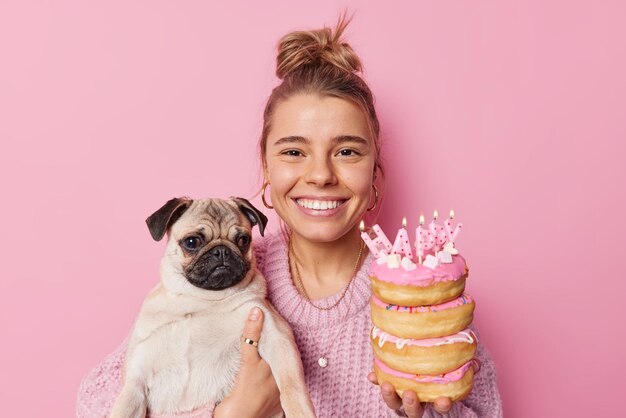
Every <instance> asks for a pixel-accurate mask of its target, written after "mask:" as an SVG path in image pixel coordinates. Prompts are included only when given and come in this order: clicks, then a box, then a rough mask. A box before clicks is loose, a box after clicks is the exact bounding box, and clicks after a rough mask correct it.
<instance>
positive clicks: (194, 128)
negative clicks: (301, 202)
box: [0, 0, 626, 417]
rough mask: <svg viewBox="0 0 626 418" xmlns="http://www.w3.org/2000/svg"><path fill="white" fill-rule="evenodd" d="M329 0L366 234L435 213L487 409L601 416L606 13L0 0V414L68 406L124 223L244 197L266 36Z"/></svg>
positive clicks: (125, 288)
mask: <svg viewBox="0 0 626 418" xmlns="http://www.w3.org/2000/svg"><path fill="white" fill-rule="evenodd" d="M224 3H225V2H224ZM344 7H347V8H348V9H349V10H350V11H356V16H355V18H354V21H353V23H352V24H351V26H350V27H349V30H348V39H349V40H350V42H351V43H352V45H353V46H354V48H355V49H356V50H357V52H358V53H359V54H360V56H361V58H362V59H363V61H364V64H365V69H366V79H367V80H368V82H369V83H370V85H371V87H372V89H373V91H374V93H375V95H376V97H377V105H378V111H379V113H380V117H381V122H382V129H383V139H384V142H385V144H384V153H385V160H386V162H387V169H388V185H389V187H388V194H387V201H386V203H385V207H384V211H383V214H382V219H381V223H382V225H383V227H384V228H385V229H386V230H387V231H390V232H389V234H392V235H393V234H394V231H395V230H396V229H397V227H399V225H400V220H401V218H402V216H403V215H406V216H407V217H408V218H409V222H410V225H411V227H415V225H416V222H417V218H418V215H419V213H420V212H424V213H425V214H426V215H427V218H430V214H431V213H432V210H433V209H435V208H438V209H439V211H440V213H441V214H442V215H445V214H446V213H447V211H448V210H449V209H450V208H451V207H453V208H454V209H455V210H456V213H457V215H458V219H459V220H460V221H462V222H463V223H464V224H465V229H464V231H463V232H462V234H461V236H460V238H459V241H458V247H459V248H460V249H461V250H462V252H463V253H464V254H465V255H466V256H467V258H468V260H469V262H470V265H471V276H470V280H469V283H468V289H469V291H470V293H471V294H472V295H474V296H475V298H476V299H477V300H478V310H477V315H476V320H475V322H476V324H477V326H478V327H479V329H480V331H481V333H482V338H483V341H484V343H485V344H486V345H487V346H488V347H489V349H490V350H491V352H492V354H493V357H494V358H495V361H496V362H497V365H498V368H499V382H500V387H501V391H502V395H503V399H504V408H505V413H506V416H507V417H529V416H532V417H551V416H568V417H578V416H581V417H582V416H609V415H614V414H616V415H620V414H623V411H622V409H623V407H621V408H620V406H619V405H620V404H622V403H621V402H620V399H621V398H623V395H622V392H623V388H624V383H623V374H624V372H626V355H624V352H626V337H625V335H624V329H625V327H624V320H625V319H626V317H625V314H624V309H623V308H624V303H623V299H624V295H625V292H626V284H625V283H626V280H625V278H624V277H622V276H621V274H620V273H621V271H620V270H618V269H617V266H618V262H623V257H624V254H623V250H624V248H625V247H626V246H625V242H624V241H625V240H624V236H625V234H626V223H625V221H624V211H625V210H626V202H625V200H626V199H625V193H624V180H625V178H624V177H625V176H624V168H623V163H624V157H625V156H624V154H625V153H624V151H625V146H624V139H625V134H626V122H625V118H624V109H625V105H626V103H625V101H626V100H625V97H626V82H625V77H624V74H626V59H625V57H626V48H625V39H626V30H625V29H624V26H623V18H624V16H625V12H626V10H625V7H624V6H623V2H621V1H619V0H616V1H596V2H583V1H571V0H570V1H517V2H514V1H501V0H500V1H496V0H491V1H465V0H464V1H418V2H415V1H406V2H397V3H396V2H358V1H321V0H317V1H315V2H304V3H302V4H300V2H293V1H266V2H243V1H236V2H229V3H228V5H226V4H221V5H220V6H214V5H212V2H209V1H205V2H202V1H178V2H173V1H155V0H150V1H146V0H143V1H131V0H124V1H119V0H116V1H112V0H107V1H79V0H76V1H56V2H52V1H31V0H28V1H26V0H4V1H2V2H0V57H1V58H0V59H1V64H0V138H1V140H2V151H1V153H0V179H1V180H0V181H1V182H2V194H3V198H2V200H3V204H2V205H1V209H0V210H1V211H2V223H1V224H0V225H1V228H2V229H1V232H2V240H1V241H0V246H1V248H0V254H2V260H3V261H2V270H3V272H2V275H1V278H0V337H1V339H0V404H1V405H2V412H1V413H0V414H1V415H3V416H20V417H43V416H54V417H61V416H71V415H73V414H74V400H75V392H76V388H77V386H78V384H79V381H80V379H81V377H82V375H84V374H85V373H86V372H87V371H88V370H89V369H90V368H91V367H92V366H93V365H95V364H96V363H97V362H98V361H99V360H100V359H102V358H103V357H104V356H105V355H106V354H107V353H109V352H110V351H111V350H112V349H113V348H114V347H115V346H116V345H117V344H118V343H119V342H120V341H121V340H122V339H123V338H124V336H125V335H126V334H127V332H128V331H129V329H130V327H131V324H132V321H133V318H134V316H135V314H136V313H137V310H138V308H139V306H140V303H141V301H142V298H143V296H144V295H145V294H146V293H147V292H148V290H149V289H151V288H152V287H153V286H154V285H155V283H156V282H157V280H158V262H159V259H160V256H161V251H162V250H163V243H155V242H153V241H152V240H151V238H150V236H149V234H148V231H147V228H146V227H145V224H144V219H145V218H146V217H147V216H148V215H149V214H151V213H152V212H153V211H154V210H156V209H157V208H158V207H159V206H160V205H161V204H162V203H164V202H165V200H167V199H168V198H170V197H173V196H180V195H190V196H193V197H203V196H221V197H226V196H229V195H233V194H234V195H241V196H248V197H251V196H253V195H254V193H255V192H256V191H257V190H258V187H259V185H260V180H259V173H260V171H259V165H258V163H257V155H256V141H257V138H258V136H259V133H260V127H261V114H262V109H263V106H264V102H265V99H266V97H267V96H268V95H269V92H270V90H271V88H272V87H273V86H274V85H275V84H276V81H277V80H276V79H275V77H274V73H273V70H274V47H275V44H276V42H277V40H278V39H279V37H280V36H281V35H282V34H284V33H285V32H287V31H289V30H292V29H301V28H315V27H318V26H320V25H322V24H324V23H326V24H333V23H334V22H335V20H336V17H337V16H338V14H339V12H340V11H341V10H342V9H343V8H344ZM254 202H256V203H258V204H259V205H260V200H259V199H258V197H257V198H255V199H254ZM276 226H277V223H276V222H275V219H274V222H273V227H274V228H275V227H276ZM620 264H621V263H620ZM364 373H365V371H364Z"/></svg>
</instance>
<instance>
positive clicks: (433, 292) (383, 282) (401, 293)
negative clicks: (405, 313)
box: [370, 255, 468, 306]
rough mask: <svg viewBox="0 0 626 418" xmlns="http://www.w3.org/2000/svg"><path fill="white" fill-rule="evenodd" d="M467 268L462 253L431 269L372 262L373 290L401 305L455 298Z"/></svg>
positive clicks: (422, 304) (389, 301)
mask: <svg viewBox="0 0 626 418" xmlns="http://www.w3.org/2000/svg"><path fill="white" fill-rule="evenodd" d="M467 273H468V268H467V265H466V264H465V259H464V258H463V257H462V256H461V255H454V256H453V257H452V262H451V263H446V264H440V265H438V266H437V267H436V268H434V269H430V268H428V267H425V266H423V265H421V264H417V265H416V268H414V269H413V270H408V271H407V270H405V269H404V268H391V269H390V268H388V267H387V265H386V264H385V263H381V264H378V263H377V262H373V263H372V267H371V268H370V278H371V280H372V292H373V293H374V294H375V295H376V296H377V297H378V298H379V299H380V300H382V301H384V302H387V303H390V304H395V305H401V306H424V305H436V304H439V303H443V302H446V301H449V300H451V299H454V298H457V297H458V296H459V295H461V294H462V293H463V290H464V289H465V279H466V278H467Z"/></svg>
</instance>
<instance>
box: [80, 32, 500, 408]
mask: <svg viewBox="0 0 626 418" xmlns="http://www.w3.org/2000/svg"><path fill="white" fill-rule="evenodd" d="M346 24H347V22H346V21H345V20H341V21H340V22H339V24H338V25H337V28H336V29H335V31H334V32H333V31H332V30H330V29H327V28H325V29H322V30H317V31H310V32H293V33H290V34H288V35H286V36H285V37H284V38H283V39H282V40H281V42H280V44H279V47H278V58H277V70H276V73H277V75H278V77H279V78H280V79H281V80H282V82H281V84H280V85H279V86H278V87H276V88H275V89H274V90H273V91H272V94H271V96H270V98H269V100H268V102H267V105H266V108H265V113H264V125H263V131H262V136H261V141H260V157H261V160H262V163H263V168H264V177H265V182H264V185H263V190H262V193H263V195H262V197H263V202H264V204H265V205H266V206H267V207H268V208H270V209H273V210H275V211H276V213H277V214H278V216H279V217H280V218H281V220H282V221H283V223H284V224H283V233H281V234H277V235H274V236H269V237H267V238H265V239H264V240H261V241H257V242H256V243H255V248H256V250H255V252H256V257H257V264H258V266H259V268H260V269H261V271H262V272H263V273H264V275H265V277H266V279H267V281H268V292H269V298H270V301H271V302H272V303H273V304H274V306H275V307H276V308H277V310H278V312H279V313H280V314H281V315H283V317H285V319H286V320H287V321H288V322H289V323H290V324H291V326H292V329H293V331H294V335H295V337H296V342H297V343H298V347H299V349H300V351H301V355H302V361H303V365H304V370H305V377H306V381H307V386H308V389H309V392H310V395H311V398H312V400H313V404H314V406H315V410H316V413H317V415H318V416H319V417H338V416H341V417H383V416H409V417H422V416H436V415H438V413H447V414H448V416H458V417H476V416H485V417H497V416H501V415H502V411H501V403H500V397H499V393H498V389H497V386H496V380H495V368H494V366H493V362H492V361H491V359H490V358H489V357H488V355H487V354H486V352H485V350H484V348H483V347H482V346H480V345H479V348H478V353H477V355H478V357H479V359H480V360H481V361H482V370H481V372H480V373H478V374H477V375H476V377H475V380H474V390H473V392H472V394H471V395H470V397H469V398H468V399H466V400H465V401H462V402H456V403H451V402H450V400H449V399H447V398H439V399H437V400H436V402H435V403H434V404H429V405H423V404H421V403H420V402H419V399H418V398H417V396H416V394H415V393H414V392H410V391H405V392H404V396H403V398H402V399H400V398H399V397H398V396H397V395H396V393H395V391H394V389H393V387H391V385H389V384H388V383H385V384H383V385H381V386H380V387H379V386H377V381H376V377H375V376H374V374H373V373H371V369H372V363H373V354H372V350H371V347H370V343H369V332H370V327H371V321H370V314H369V305H368V301H369V297H370V294H371V290H370V287H369V278H368V267H369V264H370V262H371V255H369V254H368V252H367V248H366V247H365V248H364V246H363V244H362V242H361V239H360V235H359V231H358V224H359V222H360V221H361V219H363V217H364V216H365V215H366V213H367V212H368V211H371V210H374V209H375V208H376V207H377V206H378V204H379V200H380V196H381V193H382V190H383V186H384V185H383V180H384V175H383V171H382V164H381V158H380V157H381V155H380V147H379V141H378V136H379V124H378V119H377V117H376V112H375V109H374V103H373V97H372V93H371V91H370V89H369V88H368V86H367V85H366V83H365V82H364V81H363V79H362V78H361V77H360V76H359V75H358V73H359V72H360V71H361V63H360V61H359V58H358V57H357V56H356V54H355V53H354V51H353V50H352V49H351V47H350V46H349V45H348V44H346V43H343V42H341V40H340V37H341V34H342V32H343V30H344V28H345V26H346ZM379 190H380V192H379ZM262 326H263V316H262V313H261V312H260V310H258V309H253V310H252V311H251V313H250V316H249V318H248V321H247V322H246V324H245V327H244V335H243V337H245V338H248V339H250V340H254V341H258V340H259V337H260V334H261V330H262ZM262 343H263V342H262V341H260V342H259V344H262ZM123 352H124V346H122V347H120V349H118V351H117V352H115V353H113V354H112V355H111V356H110V357H109V358H108V359H107V361H105V362H104V363H103V364H101V365H100V366H99V367H98V368H96V369H95V370H94V371H92V373H91V374H90V375H89V376H88V377H87V378H86V379H85V380H84V381H83V384H82V386H81V389H80V391H79V400H78V407H77V408H78V415H79V416H100V415H99V414H105V415H106V413H107V411H108V410H107V408H108V407H110V404H111V403H112V399H113V397H114V396H115V393H116V390H117V389H118V387H119V384H120V382H119V380H120V368H121V366H122V363H123ZM241 352H242V360H243V361H242V366H241V369H240V372H239V375H238V378H237V381H236V384H235V387H234V388H233V390H232V391H231V393H230V395H229V396H228V397H227V398H226V399H225V400H224V401H223V402H222V403H220V404H219V405H217V406H216V407H213V405H210V406H208V407H207V409H206V410H204V411H196V412H195V413H194V415H189V416H194V417H195V416H205V415H200V414H209V415H210V414H211V413H212V414H213V415H214V416H216V417H266V416H271V415H272V414H275V413H277V412H280V403H279V397H278V395H279V394H278V389H277V387H276V384H275V382H274V379H273V377H272V375H271V371H270V370H269V367H268V365H267V364H266V363H265V362H264V361H263V360H262V359H261V358H260V357H259V355H258V352H257V351H256V348H255V347H253V346H252V345H249V344H242V347H241Z"/></svg>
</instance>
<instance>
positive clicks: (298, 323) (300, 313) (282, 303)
mask: <svg viewBox="0 0 626 418" xmlns="http://www.w3.org/2000/svg"><path fill="white" fill-rule="evenodd" d="M268 238H269V239H268V241H269V242H268V247H267V254H266V259H265V260H266V262H265V269H264V274H265V278H266V280H267V283H268V296H269V298H270V301H271V302H272V304H273V305H274V307H276V309H277V310H278V312H279V313H280V314H281V315H282V316H283V317H284V318H285V319H286V320H287V321H288V322H289V323H290V325H291V326H292V327H298V328H300V327H301V328H307V329H316V328H321V327H326V326H331V325H332V326H334V325H337V324H339V323H342V322H344V321H347V320H349V319H350V318H351V317H353V316H354V315H356V314H357V313H359V312H361V311H362V310H363V309H366V308H367V306H366V305H367V304H368V302H369V299H370V296H371V287H370V279H369V266H370V264H371V262H372V260H373V256H372V254H371V253H368V255H367V256H366V257H365V259H364V260H363V263H362V265H361V268H360V269H359V270H358V271H357V273H356V277H355V278H354V280H353V281H352V283H351V284H350V287H349V288H348V290H347V291H346V295H345V297H344V298H343V300H342V301H341V302H339V304H338V305H337V306H335V307H334V308H332V309H329V310H321V309H318V308H316V307H314V306H312V305H311V303H309V301H308V300H307V299H306V298H305V297H304V296H303V295H301V294H300V292H298V289H296V287H295V285H294V282H293V279H292V277H291V272H290V269H289V249H288V244H287V242H286V241H285V238H284V237H283V236H282V234H276V235H274V236H272V237H268ZM342 290H343V289H342ZM342 290H340V291H339V292H337V293H336V294H334V295H331V296H329V297H327V298H323V299H316V300H314V303H315V305H317V306H332V305H333V304H334V303H335V302H337V300H338V299H339V298H340V297H341V294H342Z"/></svg>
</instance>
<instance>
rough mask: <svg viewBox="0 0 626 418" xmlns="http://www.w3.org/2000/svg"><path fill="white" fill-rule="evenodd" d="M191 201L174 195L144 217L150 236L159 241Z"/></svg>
mask: <svg viewBox="0 0 626 418" xmlns="http://www.w3.org/2000/svg"><path fill="white" fill-rule="evenodd" d="M192 202H193V200H191V199H188V198H181V197H176V198H174V199H170V200H168V201H167V203H166V204H164V205H163V206H162V207H161V208H160V209H159V210H157V211H156V212H154V213H153V214H152V215H150V216H149V217H148V219H146V224H148V229H149V230H150V235H152V238H154V240H155V241H161V239H162V238H163V236H164V235H165V233H166V232H167V231H168V230H169V228H170V226H172V224H173V223H174V222H176V220H178V218H180V217H181V215H182V214H183V213H185V211H186V210H187V208H188V207H189V206H190V205H191V203H192Z"/></svg>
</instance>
